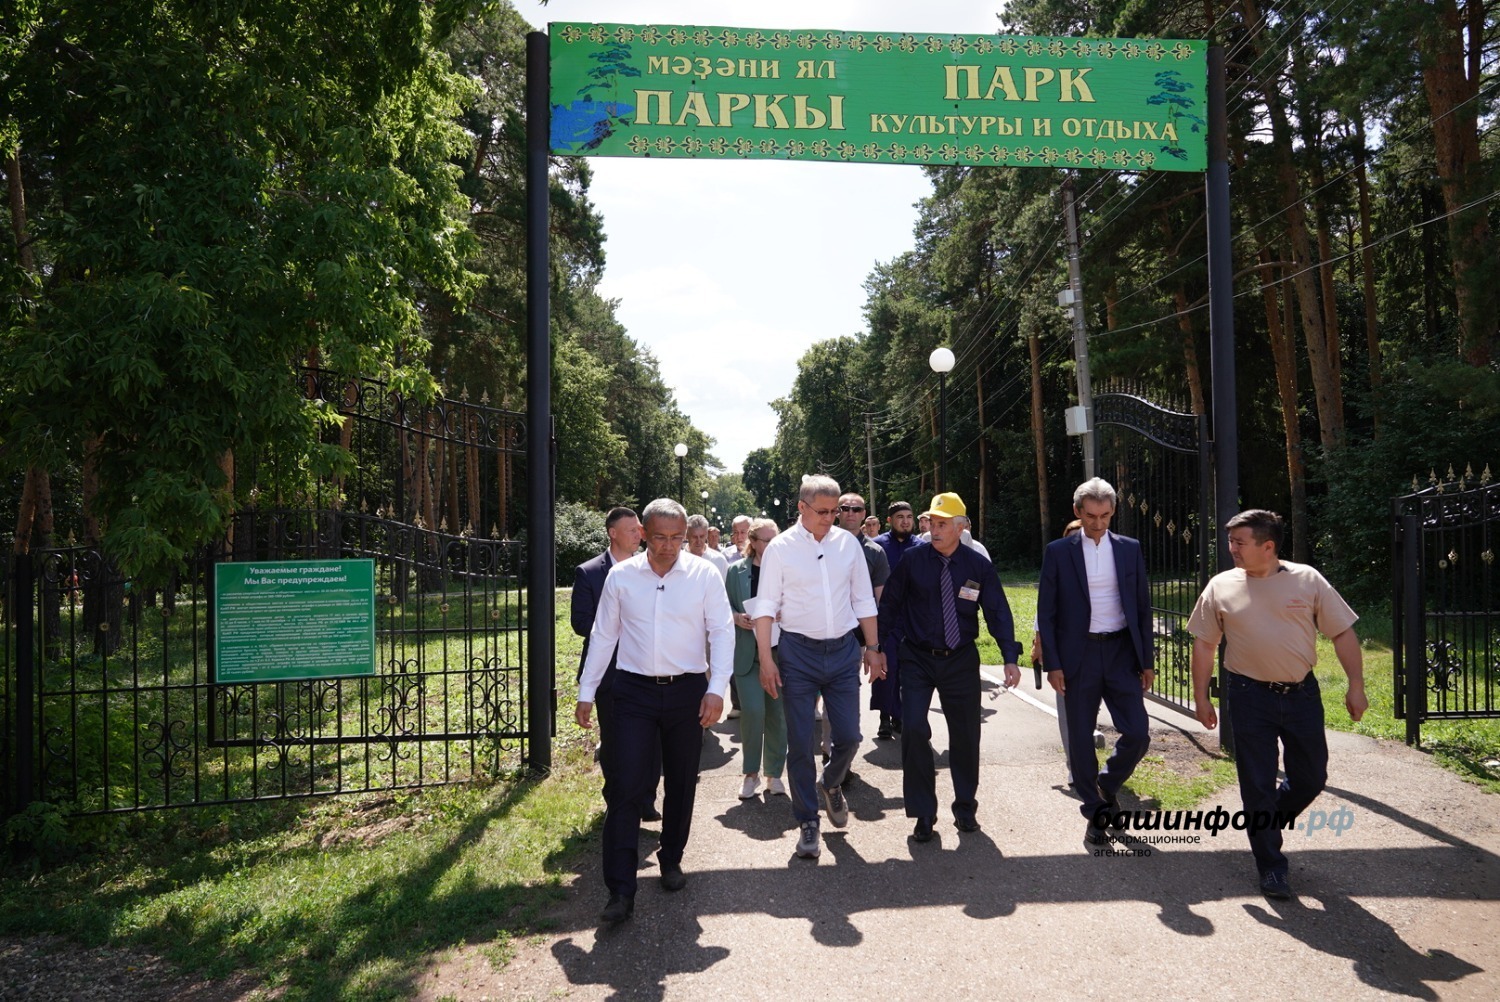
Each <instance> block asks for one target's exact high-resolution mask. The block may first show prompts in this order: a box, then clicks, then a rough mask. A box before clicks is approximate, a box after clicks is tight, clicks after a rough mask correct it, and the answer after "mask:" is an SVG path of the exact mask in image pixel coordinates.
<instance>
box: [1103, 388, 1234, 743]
mask: <svg viewBox="0 0 1500 1002" xmlns="http://www.w3.org/2000/svg"><path fill="white" fill-rule="evenodd" d="M1094 426H1095V430H1096V436H1097V445H1098V454H1099V463H1098V470H1099V475H1100V476H1101V477H1103V478H1104V479H1106V480H1108V481H1109V482H1110V483H1111V484H1113V485H1114V488H1115V490H1116V491H1117V492H1118V493H1119V497H1120V500H1119V504H1118V505H1117V506H1116V509H1115V517H1114V521H1113V523H1112V527H1113V528H1114V529H1115V530H1116V531H1117V532H1119V533H1120V534H1121V535H1125V536H1132V537H1134V538H1135V539H1138V540H1140V542H1141V549H1142V551H1143V552H1144V555H1145V558H1146V570H1147V573H1149V574H1150V577H1151V615H1152V622H1153V629H1154V632H1155V634H1156V682H1155V684H1154V685H1153V686H1152V689H1151V691H1150V692H1149V693H1147V695H1148V696H1150V697H1151V698H1152V699H1154V700H1156V701H1157V702H1159V703H1163V704H1165V705H1167V706H1170V707H1173V708H1175V709H1178V710H1181V711H1183V712H1184V713H1188V714H1191V713H1192V712H1193V675H1192V655H1193V638H1192V635H1191V634H1189V633H1188V631H1187V619H1188V616H1189V615H1190V614H1191V613H1192V611H1193V603H1194V602H1196V601H1197V599H1198V595H1199V593H1200V592H1202V590H1203V586H1204V585H1206V584H1207V583H1208V579H1209V576H1210V574H1209V568H1210V567H1211V566H1212V565H1211V564H1210V544H1211V542H1212V540H1213V536H1214V532H1213V518H1212V497H1213V473H1212V469H1213V467H1212V451H1211V445H1210V442H1209V438H1208V431H1207V418H1206V417H1204V416H1203V415H1195V414H1188V413H1183V412H1180V411H1174V410H1169V409H1167V408H1165V407H1161V406H1158V405H1157V404H1154V403H1152V402H1151V401H1149V400H1146V399H1144V398H1143V397H1139V396H1136V395H1134V394H1130V393H1122V392H1106V393H1099V394H1096V395H1095V396H1094Z"/></svg>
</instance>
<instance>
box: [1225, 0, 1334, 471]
mask: <svg viewBox="0 0 1500 1002" xmlns="http://www.w3.org/2000/svg"><path fill="white" fill-rule="evenodd" d="M1240 7H1241V9H1242V12H1243V14H1244V19H1245V24H1246V25H1247V26H1254V28H1255V30H1254V33H1253V34H1252V35H1251V36H1250V40H1249V43H1248V45H1249V49H1250V53H1249V58H1248V59H1247V60H1246V61H1247V62H1249V63H1250V64H1252V65H1254V66H1258V67H1261V68H1262V69H1261V73H1262V76H1261V77H1260V91H1261V96H1262V97H1263V98H1264V99H1265V102H1266V114H1267V117H1268V118H1269V119H1270V122H1271V146H1270V150H1271V159H1272V162H1273V164H1274V166H1275V174H1276V184H1277V188H1278V197H1279V198H1280V199H1281V202H1282V204H1283V205H1285V206H1286V210H1285V215H1286V233H1287V238H1288V240H1289V241H1290V243H1291V250H1292V261H1293V264H1294V268H1293V278H1292V284H1293V285H1294V286H1295V288H1296V290H1297V305H1298V306H1299V307H1300V310H1301V314H1302V328H1303V333H1304V335H1305V337H1306V338H1307V355H1308V364H1309V367H1310V369H1311V370H1312V378H1313V393H1314V397H1315V399H1316V400H1317V406H1318V430H1319V434H1320V437H1321V439H1322V443H1323V447H1324V448H1325V449H1333V448H1336V447H1338V446H1339V445H1340V444H1341V443H1342V442H1343V440H1344V398H1343V392H1342V390H1341V389H1340V387H1339V384H1338V374H1337V369H1336V368H1335V366H1334V365H1333V363H1332V361H1331V359H1330V345H1329V342H1328V337H1327V332H1326V329H1325V327H1324V324H1323V311H1322V307H1321V306H1320V304H1319V302H1318V279H1317V275H1316V266H1317V261H1316V259H1315V258H1314V257H1313V252H1312V241H1311V239H1310V238H1309V236H1308V233H1307V214H1306V211H1305V210H1304V209H1303V205H1302V191H1301V185H1300V183H1299V181H1298V179H1297V167H1296V163H1295V161H1294V160H1293V154H1292V127H1291V123H1290V121H1289V119H1288V117H1287V112H1286V107H1285V105H1284V104H1283V103H1282V99H1281V92H1280V90H1279V89H1278V84H1277V74H1278V70H1279V63H1278V62H1276V61H1274V60H1269V61H1268V60H1266V59H1265V58H1264V49H1263V47H1262V40H1261V37H1260V35H1261V31H1262V30H1263V23H1262V21H1261V14H1260V4H1259V2H1258V0H1240ZM1335 347H1336V346H1335Z"/></svg>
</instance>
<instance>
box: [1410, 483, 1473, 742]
mask: <svg viewBox="0 0 1500 1002" xmlns="http://www.w3.org/2000/svg"><path fill="white" fill-rule="evenodd" d="M1497 545H1500V484H1492V483H1490V472H1489V468H1488V467H1486V468H1485V470H1484V473H1483V474H1481V476H1480V477H1479V478H1478V479H1477V480H1476V479H1475V478H1474V476H1473V473H1472V471H1465V473H1464V475H1462V476H1459V477H1455V476H1454V474H1453V471H1452V470H1451V469H1450V470H1449V471H1448V478H1447V479H1446V480H1438V479H1437V478H1436V477H1433V478H1432V483H1431V486H1430V487H1428V488H1427V489H1426V490H1422V491H1417V492H1416V493H1414V494H1408V495H1406V496H1405V497H1399V498H1396V499H1395V500H1394V501H1393V502H1392V555H1393V562H1394V565H1395V566H1394V568H1393V569H1394V572H1395V573H1394V574H1393V575H1392V579H1393V581H1394V582H1395V590H1394V595H1393V602H1392V610H1391V611H1392V617H1391V618H1392V624H1393V627H1394V644H1393V647H1394V655H1395V657H1394V661H1395V679H1394V682H1395V689H1396V692H1395V696H1396V699H1395V703H1396V717H1397V718H1398V719H1404V720H1405V721H1406V741H1407V743H1408V744H1416V743H1417V742H1419V741H1420V740H1421V736H1422V735H1421V731H1422V721H1424V720H1466V719H1474V718H1481V717H1500V610H1497V609H1496V605H1495V603H1496V600H1497V598H1500V593H1497V591H1496V588H1495V558H1496V551H1497Z"/></svg>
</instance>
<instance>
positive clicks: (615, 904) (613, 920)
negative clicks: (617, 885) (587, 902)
mask: <svg viewBox="0 0 1500 1002" xmlns="http://www.w3.org/2000/svg"><path fill="white" fill-rule="evenodd" d="M634 911H635V898H634V897H627V896H626V895H624V894H611V895H610V896H609V904H607V905H605V906H604V911H602V912H600V913H599V919H600V921H602V922H605V923H607V924H609V925H618V924H619V923H621V922H624V921H625V920H626V919H628V918H630V915H631V913H632V912H634Z"/></svg>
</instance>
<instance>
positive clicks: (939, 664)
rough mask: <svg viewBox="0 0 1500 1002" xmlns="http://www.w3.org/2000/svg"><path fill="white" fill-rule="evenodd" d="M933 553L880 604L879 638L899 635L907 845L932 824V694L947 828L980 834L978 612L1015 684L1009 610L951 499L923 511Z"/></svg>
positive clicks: (904, 562) (916, 556)
mask: <svg viewBox="0 0 1500 1002" xmlns="http://www.w3.org/2000/svg"><path fill="white" fill-rule="evenodd" d="M925 514H926V516H927V518H928V520H929V524H930V531H931V532H932V543H931V545H930V546H918V547H914V548H913V549H911V550H909V551H907V553H906V555H905V556H904V557H902V559H901V562H900V563H899V564H897V565H896V567H895V569H894V570H893V571H891V579H890V580H889V581H888V582H886V586H885V592H884V593H883V594H882V595H881V598H880V639H881V641H882V646H883V645H884V642H885V641H886V640H887V639H888V638H890V637H892V636H893V635H894V636H900V637H901V641H900V643H901V650H900V654H899V658H900V661H901V671H902V675H901V771H902V780H901V787H902V794H903V796H904V797H905V799H906V816H907V817H909V818H915V819H916V822H917V824H916V828H915V829H914V830H913V831H912V838H913V839H915V840H916V841H918V842H926V841H928V840H930V839H931V838H932V826H933V825H934V824H936V823H937V786H936V780H935V779H934V778H933V757H932V745H931V743H930V741H931V738H932V726H931V725H930V724H929V723H928V722H927V714H928V710H929V709H930V708H931V706H932V694H933V692H934V691H936V692H937V694H938V701H939V703H940V704H941V706H942V708H943V717H944V719H946V720H947V722H948V762H949V771H950V773H951V775H952V777H953V820H954V824H955V825H956V826H957V828H958V830H959V831H961V832H973V831H978V830H979V821H978V817H977V811H978V807H979V802H978V800H977V794H978V790H979V649H978V648H977V647H975V645H974V641H975V640H976V639H977V638H978V636H979V613H980V611H981V610H983V612H984V621H985V625H986V626H987V627H988V628H989V632H990V636H992V637H994V638H995V642H996V643H997V644H999V645H1000V652H1001V655H1002V656H1003V657H1004V658H1005V684H1006V685H1008V686H1014V685H1018V684H1019V683H1020V681H1021V670H1020V669H1019V668H1018V667H1016V662H1017V661H1019V660H1020V657H1021V645H1020V644H1019V643H1018V642H1017V641H1016V631H1015V624H1014V621H1013V620H1012V619H1011V614H1010V603H1009V602H1008V601H1006V598H1005V589H1004V588H1003V587H1002V586H1001V585H1000V578H999V577H998V576H997V575H996V574H995V567H994V565H993V564H991V563H990V562H989V559H988V558H986V557H983V556H981V555H980V554H978V553H976V552H975V551H974V550H972V549H970V548H969V547H967V546H962V545H960V543H959V538H960V535H961V530H960V528H959V525H958V519H960V518H962V517H964V516H965V515H966V514H967V512H966V509H965V508H964V503H963V501H962V499H960V498H959V496H958V495H957V494H953V493H951V492H950V493H945V494H939V495H937V496H936V497H934V498H933V499H932V507H931V508H929V509H928V510H927V512H926V513H925Z"/></svg>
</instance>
